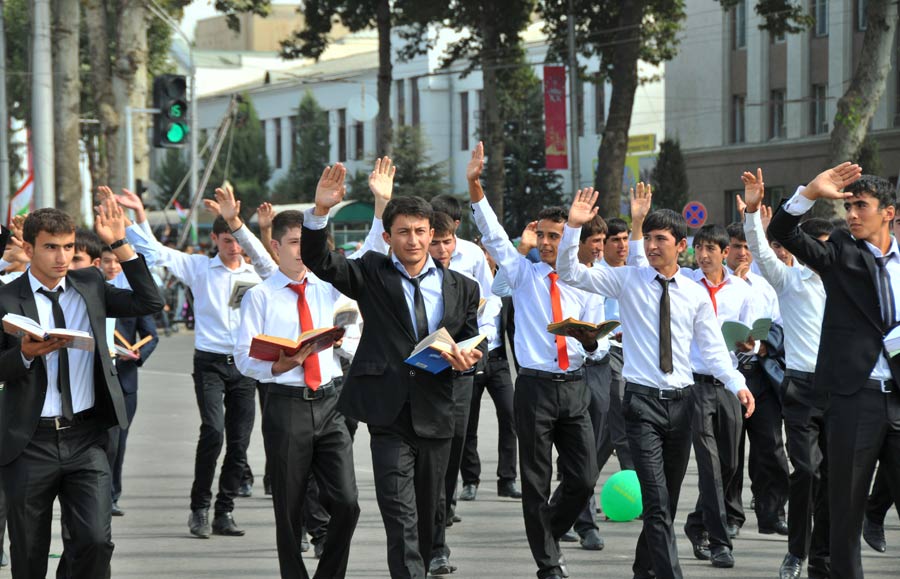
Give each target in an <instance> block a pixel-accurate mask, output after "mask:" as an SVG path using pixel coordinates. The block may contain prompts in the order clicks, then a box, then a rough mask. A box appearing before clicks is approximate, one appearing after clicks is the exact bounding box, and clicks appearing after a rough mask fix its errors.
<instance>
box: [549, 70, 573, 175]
mask: <svg viewBox="0 0 900 579" xmlns="http://www.w3.org/2000/svg"><path fill="white" fill-rule="evenodd" d="M544 119H545V121H544V122H545V125H546V128H545V129H544V150H545V153H546V156H547V168H548V169H568V168H569V143H568V140H567V139H566V68H565V67H564V66H545V67H544Z"/></svg>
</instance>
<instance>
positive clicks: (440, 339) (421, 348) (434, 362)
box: [406, 328, 487, 374]
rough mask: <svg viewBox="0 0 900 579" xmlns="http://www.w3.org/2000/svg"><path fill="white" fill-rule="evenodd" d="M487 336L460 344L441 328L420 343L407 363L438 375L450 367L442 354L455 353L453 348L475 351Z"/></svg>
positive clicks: (479, 335) (477, 337)
mask: <svg viewBox="0 0 900 579" xmlns="http://www.w3.org/2000/svg"><path fill="white" fill-rule="evenodd" d="M486 337H487V336H485V335H484V334H478V335H477V336H475V337H473V338H469V339H468V340H463V341H462V342H459V343H458V344H457V343H456V341H455V340H454V339H453V338H452V337H451V336H450V332H448V331H447V329H446V328H440V329H438V330H437V331H436V332H434V333H432V334H429V335H428V336H426V337H425V339H424V340H422V341H421V342H419V343H418V344H417V345H416V347H415V349H414V350H413V351H412V354H410V355H409V358H407V359H406V363H407V364H409V365H410V366H415V367H416V368H421V369H422V370H427V371H428V372H431V373H432V374H438V373H440V372H443V371H444V370H446V369H447V368H449V367H450V362H448V361H447V360H444V358H443V357H441V353H443V352H447V353H448V354H449V353H450V352H452V351H453V346H454V345H455V346H457V347H458V348H459V349H460V350H473V349H475V348H476V347H477V346H478V344H480V343H481V342H482V340H484V339H485V338H486Z"/></svg>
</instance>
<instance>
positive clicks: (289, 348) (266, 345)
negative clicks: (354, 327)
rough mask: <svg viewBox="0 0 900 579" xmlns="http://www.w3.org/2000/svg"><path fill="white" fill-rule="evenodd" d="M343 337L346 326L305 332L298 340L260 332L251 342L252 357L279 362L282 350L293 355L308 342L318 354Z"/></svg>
mask: <svg viewBox="0 0 900 579" xmlns="http://www.w3.org/2000/svg"><path fill="white" fill-rule="evenodd" d="M343 337H344V328H339V327H336V326H335V327H331V328H317V329H315V330H309V331H306V332H303V333H302V334H300V337H299V338H297V339H296V340H291V339H289V338H279V337H277V336H267V335H266V334H260V335H258V336H256V337H255V338H253V340H252V341H251V342H250V357H251V358H256V359H257V360H264V361H266V362H277V361H278V357H279V353H280V352H284V355H285V356H293V355H294V354H296V353H297V352H299V351H300V350H301V349H303V347H304V346H306V345H307V344H312V345H313V351H312V353H313V354H317V353H319V352H321V351H322V350H327V349H328V348H330V347H332V346H333V345H334V343H335V342H337V341H338V340H340V339H341V338H343Z"/></svg>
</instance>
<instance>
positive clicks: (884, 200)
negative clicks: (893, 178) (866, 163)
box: [844, 175, 897, 209]
mask: <svg viewBox="0 0 900 579" xmlns="http://www.w3.org/2000/svg"><path fill="white" fill-rule="evenodd" d="M844 191H845V192H847V193H852V194H853V195H854V196H859V195H860V194H862V193H868V194H869V195H871V196H872V197H874V198H875V199H878V208H879V209H884V208H885V207H888V206H891V207H893V206H894V205H896V203H897V196H896V194H895V192H894V187H893V185H891V182H890V181H888V180H887V179H885V178H883V177H878V176H876V175H863V176H861V177H860V178H859V179H858V180H857V181H854V182H853V183H850V184H849V185H847V186H846V187H844Z"/></svg>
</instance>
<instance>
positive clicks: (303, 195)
mask: <svg viewBox="0 0 900 579" xmlns="http://www.w3.org/2000/svg"><path fill="white" fill-rule="evenodd" d="M294 123H295V126H296V127H297V130H296V140H295V142H294V143H293V146H294V154H293V156H292V158H291V165H290V167H289V168H288V172H287V174H286V175H285V176H284V177H282V178H281V179H280V180H279V181H278V182H277V183H276V184H275V185H274V186H273V187H272V203H305V202H309V201H312V200H313V199H315V196H316V183H318V181H319V177H321V176H322V170H323V169H324V168H325V167H326V165H328V158H329V150H330V149H329V143H328V111H326V110H324V109H322V107H321V106H319V103H318V102H317V101H316V98H315V97H314V96H313V95H312V93H311V92H309V91H307V92H306V93H305V94H304V95H303V98H302V99H300V106H299V107H298V109H297V116H296V117H295V118H294Z"/></svg>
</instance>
